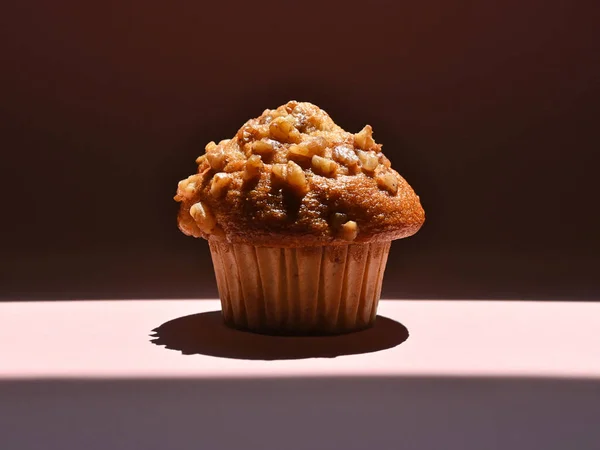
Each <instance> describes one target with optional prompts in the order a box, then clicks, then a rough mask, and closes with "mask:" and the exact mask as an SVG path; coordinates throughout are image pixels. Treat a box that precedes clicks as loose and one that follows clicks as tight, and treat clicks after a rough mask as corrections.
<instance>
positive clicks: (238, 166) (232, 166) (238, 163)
mask: <svg viewBox="0 0 600 450" xmlns="http://www.w3.org/2000/svg"><path fill="white" fill-rule="evenodd" d="M245 166H246V162H245V161H244V160H242V159H236V160H233V161H231V162H229V163H228V164H227V165H226V166H225V167H224V168H223V170H224V171H225V172H227V173H232V172H239V171H240V170H244V167H245Z"/></svg>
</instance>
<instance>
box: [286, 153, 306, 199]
mask: <svg viewBox="0 0 600 450" xmlns="http://www.w3.org/2000/svg"><path fill="white" fill-rule="evenodd" d="M286 181H287V183H288V184H289V185H290V187H291V188H292V189H293V190H295V191H296V192H298V193H299V194H302V195H304V194H306V192H307V191H308V182H307V181H306V176H305V175H304V171H303V170H302V167H300V166H299V165H298V164H296V163H295V162H294V161H290V162H288V164H287V173H286Z"/></svg>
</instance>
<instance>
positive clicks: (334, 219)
mask: <svg viewBox="0 0 600 450" xmlns="http://www.w3.org/2000/svg"><path fill="white" fill-rule="evenodd" d="M330 222H331V227H332V228H333V229H334V230H336V232H337V231H338V230H339V229H340V228H341V227H342V225H343V224H345V223H346V222H348V214H344V213H339V212H337V213H335V214H333V215H332V216H331V219H330Z"/></svg>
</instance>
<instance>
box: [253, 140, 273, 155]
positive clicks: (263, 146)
mask: <svg viewBox="0 0 600 450" xmlns="http://www.w3.org/2000/svg"><path fill="white" fill-rule="evenodd" d="M250 148H251V150H252V153H254V154H257V155H261V156H268V155H271V154H272V153H273V152H274V151H275V147H274V145H273V142H272V141H270V140H268V141H263V140H261V141H254V142H253V143H252V145H251V147H250Z"/></svg>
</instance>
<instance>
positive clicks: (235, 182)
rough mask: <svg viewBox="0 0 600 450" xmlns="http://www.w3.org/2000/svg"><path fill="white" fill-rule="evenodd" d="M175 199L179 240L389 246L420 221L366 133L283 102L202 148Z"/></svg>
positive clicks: (411, 198) (415, 202)
mask: <svg viewBox="0 0 600 450" xmlns="http://www.w3.org/2000/svg"><path fill="white" fill-rule="evenodd" d="M196 161H197V163H198V173H197V174H195V175H192V176H190V177H188V178H187V179H185V180H182V181H181V182H180V183H179V186H178V189H177V195H176V196H175V200H177V201H178V202H180V203H181V207H180V211H179V216H178V223H179V228H180V229H181V230H182V231H183V232H184V233H185V234H187V235H191V236H195V237H203V238H205V239H208V238H209V237H211V238H216V239H226V240H227V241H229V242H238V243H249V244H253V245H258V246H283V247H297V246H310V245H335V244H348V243H349V241H352V242H374V241H386V240H387V241H389V240H393V239H399V238H403V237H407V236H411V235H412V234H414V233H416V232H417V231H418V230H419V228H420V227H421V225H422V224H423V222H424V220H425V213H424V211H423V208H422V207H421V204H420V202H419V197H418V196H417V195H416V194H415V193H414V191H413V190H412V188H411V187H410V186H409V184H408V183H407V182H406V181H405V180H404V178H402V177H401V176H400V175H399V174H398V173H397V172H396V171H395V170H393V169H392V168H391V167H390V163H389V160H388V159H387V158H386V157H385V156H384V155H383V153H381V145H379V144H377V143H375V141H374V140H373V137H372V130H371V127H370V126H368V125H367V126H366V127H365V128H364V129H363V130H362V131H361V132H359V133H357V134H352V133H348V132H346V131H344V130H342V129H341V128H340V127H338V126H337V125H336V124H335V123H334V122H333V121H332V120H331V118H330V117H329V116H328V115H327V113H325V112H324V111H323V110H321V109H319V108H318V107H316V106H315V105H312V104H310V103H298V102H294V101H292V102H288V103H287V104H286V105H283V106H280V107H279V108H277V109H276V110H266V111H265V112H264V113H263V114H262V115H261V116H260V117H258V118H256V119H252V120H249V121H248V122H246V123H245V124H244V125H243V126H242V128H240V130H239V131H238V133H237V134H236V136H235V137H234V138H233V139H230V140H225V141H221V142H220V143H219V144H215V143H214V142H211V143H209V144H208V145H207V146H206V153H205V154H204V155H202V156H200V157H199V158H198V159H197V160H196Z"/></svg>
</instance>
